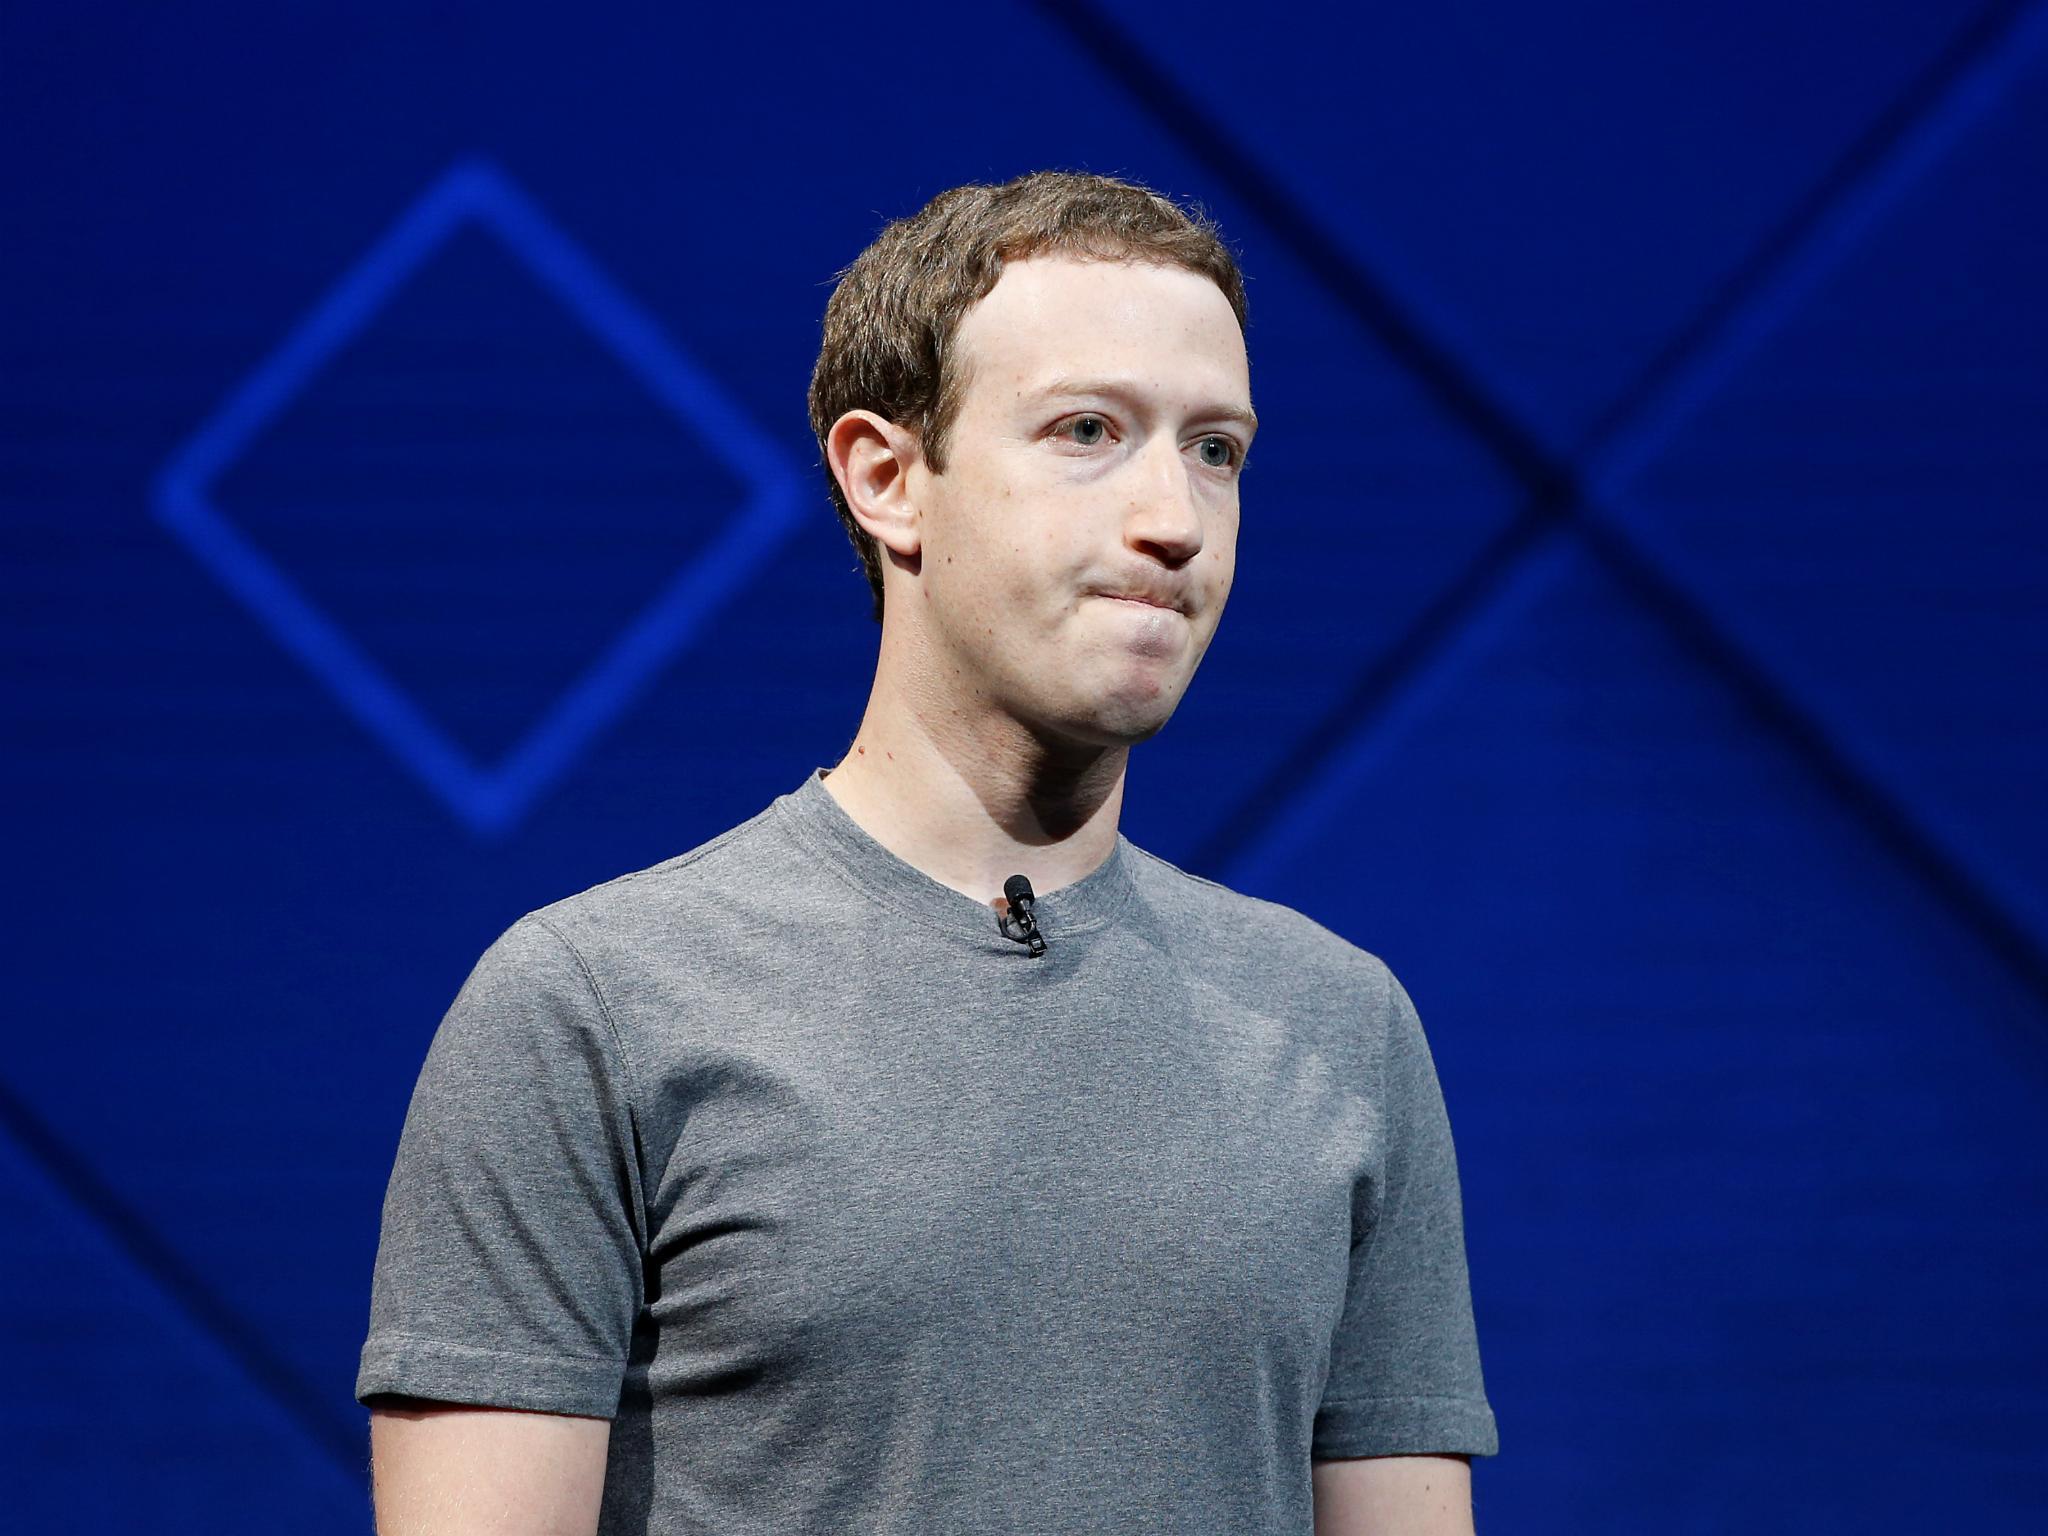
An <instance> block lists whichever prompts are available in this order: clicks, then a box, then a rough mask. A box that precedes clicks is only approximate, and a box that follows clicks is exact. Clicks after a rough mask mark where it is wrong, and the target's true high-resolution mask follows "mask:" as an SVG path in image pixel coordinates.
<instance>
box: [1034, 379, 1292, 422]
mask: <svg viewBox="0 0 2048 1536" xmlns="http://www.w3.org/2000/svg"><path fill="white" fill-rule="evenodd" d="M1136 394H1137V391H1136V390H1134V389H1132V388H1131V386H1130V385H1129V384H1127V383H1124V382H1123V381H1121V380H1118V379H1054V380H1053V381H1052V382H1051V383H1050V384H1047V385H1045V386H1044V387H1043V388H1040V389H1034V390H1032V391H1031V392H1030V393H1029V394H1027V395H1026V396H1025V397H1024V398H1025V399H1026V400H1028V401H1039V400H1051V399H1054V398H1056V397H1058V396H1062V395H1099V396H1101V397H1103V398H1104V399H1108V400H1130V399H1133V398H1135V396H1136ZM1195 415H1196V416H1198V417H1199V418H1201V419H1202V420H1204V421H1234V422H1236V423H1238V425H1240V426H1242V427H1244V428H1246V429H1247V430H1249V431H1252V432H1256V431H1258V430H1259V416H1258V412H1256V411H1254V410H1253V409H1252V408H1251V407H1250V406H1248V405H1205V406H1201V407H1198V408H1197V410H1196V411H1195Z"/></svg>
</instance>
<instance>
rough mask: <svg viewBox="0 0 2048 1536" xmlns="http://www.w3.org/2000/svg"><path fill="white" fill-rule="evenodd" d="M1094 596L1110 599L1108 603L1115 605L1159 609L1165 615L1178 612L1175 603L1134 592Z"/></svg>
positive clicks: (1101, 593)
mask: <svg viewBox="0 0 2048 1536" xmlns="http://www.w3.org/2000/svg"><path fill="white" fill-rule="evenodd" d="M1095 595H1096V596H1097V597H1106V598H1108V599H1110V601H1112V602H1117V603H1130V604H1133V605H1135V606H1137V607H1140V608H1157V609H1160V610H1161V611H1162V612H1165V613H1178V612H1180V606H1179V604H1177V603H1169V602H1166V601H1164V600H1162V599H1160V598H1156V597H1146V596H1144V595H1143V594H1141V593H1136V592H1098V593H1096V594H1095Z"/></svg>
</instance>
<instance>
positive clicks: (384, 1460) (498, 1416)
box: [370, 1398, 612, 1536]
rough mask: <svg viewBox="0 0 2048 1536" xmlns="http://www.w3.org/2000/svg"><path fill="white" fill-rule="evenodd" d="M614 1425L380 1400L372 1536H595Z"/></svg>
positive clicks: (373, 1448)
mask: <svg viewBox="0 0 2048 1536" xmlns="http://www.w3.org/2000/svg"><path fill="white" fill-rule="evenodd" d="M611 1429H612V1426H611V1421H610V1420H609V1419H593V1418H580V1417H573V1416H571V1415H568V1414H560V1413H528V1412H523V1411H520V1410H517V1409H506V1408H473V1407H468V1406H465V1405H462V1404H457V1403H437V1402H425V1401H422V1400H419V1399H413V1398H380V1399H379V1400H378V1401H377V1402H376V1403H374V1404H373V1405H372V1406H371V1409H370V1471H371V1485H372V1490H373V1498H374V1500H375V1504H376V1512H377V1532H378V1536H468V1533H471V1532H476V1533H485V1532H488V1533H490V1536H529V1533H530V1536H593V1533H594V1532H595V1531H596V1530H597V1517H598V1508H599V1506H600V1504H601V1503H602V1502H603V1497H604V1469H605V1454H606V1451H607V1449H608V1448H609V1446H610V1443H611Z"/></svg>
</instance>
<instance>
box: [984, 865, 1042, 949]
mask: <svg viewBox="0 0 2048 1536" xmlns="http://www.w3.org/2000/svg"><path fill="white" fill-rule="evenodd" d="M1003 895H1004V896H1005V897H1006V898H1007V899H1008V901H1009V903H1010V910H1009V912H1008V914H1007V915H1005V914H1001V913H999V914H997V916H996V926H997V927H998V928H1000V929H1002V931H1003V937H1004V938H1006V939H1015V940H1016V941H1017V942H1018V943H1019V944H1026V945H1029V946H1030V953H1031V955H1032V956H1033V958H1036V957H1037V956H1039V955H1042V954H1044V953H1045V935H1043V934H1042V933H1040V932H1039V931H1038V918H1037V916H1036V914H1034V913H1033V912H1032V910H1031V908H1032V905H1033V903H1034V902H1036V901H1037V899H1038V898H1037V897H1035V896H1033V895H1032V894H1031V882H1030V881H1029V880H1028V879H1026V878H1025V877H1024V876H1023V875H1012V876H1010V878H1009V879H1007V880H1005V881H1004V882H1003Z"/></svg>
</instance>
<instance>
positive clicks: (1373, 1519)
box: [1310, 1456, 1472, 1536]
mask: <svg viewBox="0 0 2048 1536" xmlns="http://www.w3.org/2000/svg"><path fill="white" fill-rule="evenodd" d="M1310 1472H1311V1478H1312V1486H1313V1489H1314V1494H1315V1507H1316V1536H1472V1462H1471V1459H1470V1458H1469V1457H1465V1456H1357V1457H1350V1458H1347V1459H1344V1460H1339V1461H1318V1462H1316V1463H1314V1464H1313V1466H1312V1467H1311V1469H1310Z"/></svg>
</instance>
